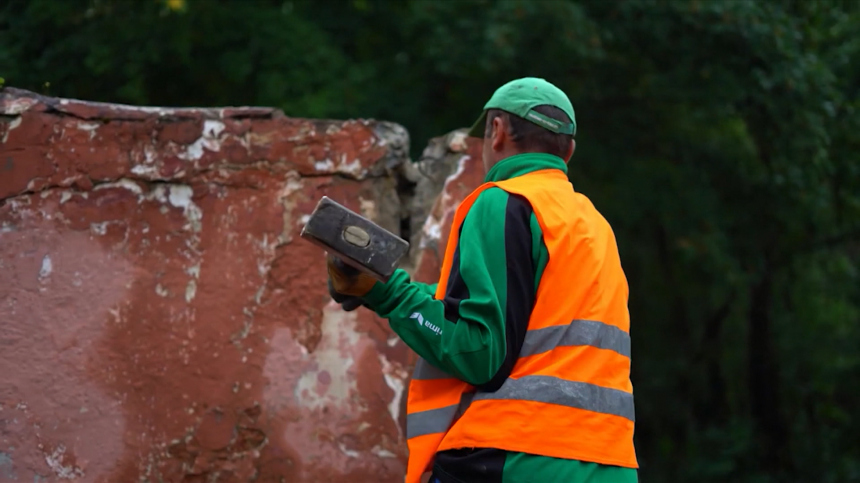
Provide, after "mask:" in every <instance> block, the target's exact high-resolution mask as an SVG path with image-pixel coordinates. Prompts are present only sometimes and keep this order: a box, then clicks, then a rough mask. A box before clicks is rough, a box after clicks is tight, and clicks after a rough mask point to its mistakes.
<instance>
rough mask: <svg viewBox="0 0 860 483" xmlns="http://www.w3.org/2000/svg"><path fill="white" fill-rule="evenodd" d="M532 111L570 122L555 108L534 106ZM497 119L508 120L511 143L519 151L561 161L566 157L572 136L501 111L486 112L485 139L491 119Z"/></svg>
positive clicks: (490, 110) (490, 130)
mask: <svg viewBox="0 0 860 483" xmlns="http://www.w3.org/2000/svg"><path fill="white" fill-rule="evenodd" d="M534 110H535V111H537V112H539V113H541V114H543V115H544V116H548V117H551V118H553V119H556V120H559V121H562V122H564V123H570V122H571V119H570V117H568V115H567V114H565V113H564V111H562V110H561V109H559V108H557V107H555V106H550V105H541V106H536V107H535V108H534ZM497 117H502V118H505V119H507V120H508V125H509V126H510V133H509V134H510V136H511V141H513V143H514V144H515V145H516V146H517V147H518V148H519V149H521V150H523V151H530V152H541V153H547V154H552V155H555V156H558V157H559V158H562V159H564V157H565V156H566V155H567V150H568V149H569V147H570V141H571V140H572V139H573V136H572V135H570V134H560V133H554V132H552V131H550V130H548V129H546V128H543V127H541V126H538V125H537V124H535V123H533V122H531V121H527V120H525V119H523V118H521V117H519V116H515V115H513V114H510V113H508V112H506V111H503V110H501V109H489V110H487V124H486V125H485V126H484V136H485V137H489V136H490V135H491V134H492V126H493V119H495V118H497Z"/></svg>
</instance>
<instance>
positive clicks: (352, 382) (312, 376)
mask: <svg viewBox="0 0 860 483" xmlns="http://www.w3.org/2000/svg"><path fill="white" fill-rule="evenodd" d="M320 330H321V331H322V338H321V339H320V342H319V345H317V347H316V350H315V351H314V352H313V359H314V362H315V364H314V365H315V367H314V368H313V369H311V368H308V370H307V371H305V372H304V373H303V374H302V376H301V377H300V378H299V380H298V383H297V384H296V390H295V397H296V400H297V401H298V403H299V405H300V406H303V407H305V408H308V409H322V408H323V407H325V406H327V405H329V404H335V405H341V404H345V403H347V401H348V400H349V398H350V396H351V395H352V394H353V393H355V392H357V390H358V387H357V386H356V379H355V375H354V374H353V370H352V367H353V365H354V364H355V361H354V360H353V357H352V354H351V353H350V352H348V349H349V348H352V347H354V346H355V344H356V343H357V342H358V340H359V338H360V336H359V334H358V333H357V332H356V331H355V314H354V313H353V312H344V311H342V310H340V308H339V307H338V306H337V305H336V304H328V305H326V306H325V308H324V309H323V319H322V326H321V327H320Z"/></svg>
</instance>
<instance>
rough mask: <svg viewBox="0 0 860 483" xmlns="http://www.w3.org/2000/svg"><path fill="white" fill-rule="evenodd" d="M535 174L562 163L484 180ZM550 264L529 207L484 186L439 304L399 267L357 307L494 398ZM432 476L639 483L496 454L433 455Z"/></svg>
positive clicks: (533, 159)
mask: <svg viewBox="0 0 860 483" xmlns="http://www.w3.org/2000/svg"><path fill="white" fill-rule="evenodd" d="M540 169H559V170H561V171H564V172H565V173H567V165H566V164H565V163H564V161H563V160H562V159H561V158H558V157H556V156H552V155H548V154H541V153H526V154H519V155H515V156H511V157H509V158H506V159H504V160H502V161H500V162H499V163H497V164H496V165H495V166H493V168H492V169H490V171H489V173H487V176H486V179H485V180H486V181H501V180H505V179H510V178H514V177H517V176H522V175H524V174H526V173H529V172H532V171H536V170H540ZM548 259H549V253H548V251H547V248H546V245H545V244H544V241H543V234H542V232H541V228H540V225H539V224H538V221H537V217H536V216H535V214H534V211H533V210H532V208H531V205H530V204H529V202H528V201H527V200H526V199H525V198H523V197H521V196H518V195H512V194H509V193H507V192H506V191H504V190H502V189H501V188H497V187H492V188H489V189H487V190H485V191H484V192H483V193H481V194H480V195H479V196H478V198H477V200H475V203H474V205H473V206H472V208H471V209H470V210H469V213H468V215H467V216H466V218H465V220H464V221H463V225H462V227H461V232H460V238H459V242H458V245H457V251H456V252H455V255H454V262H453V265H452V267H451V274H450V276H449V282H448V290H447V293H446V294H445V297H444V298H443V299H442V300H436V299H435V298H434V293H435V291H436V284H432V285H428V284H424V283H420V282H415V281H411V280H410V277H409V275H408V274H407V273H406V272H405V271H404V270H402V269H398V270H397V271H396V272H395V273H394V275H393V276H392V277H391V279H390V280H389V281H388V282H387V283H381V282H378V283H377V284H376V285H375V286H374V287H373V289H371V291H370V292H369V293H368V294H367V295H366V296H365V297H364V301H365V305H366V306H367V307H368V308H370V309H371V310H373V311H374V312H376V313H377V314H378V315H379V316H380V317H383V318H386V319H388V321H389V323H390V324H391V328H392V329H393V330H394V332H396V333H397V335H399V336H400V338H401V339H403V341H404V342H405V343H406V344H407V345H408V346H409V347H410V348H412V350H414V351H415V352H416V353H417V354H418V355H420V356H421V357H422V358H424V359H425V360H426V361H427V362H429V363H430V364H432V365H434V366H436V367H437V368H439V369H441V370H443V371H445V372H447V373H448V374H450V375H452V376H454V377H457V378H458V379H460V380H462V381H465V382H467V383H469V384H472V385H474V386H476V388H477V389H478V390H484V391H494V390H496V389H498V387H499V386H501V384H502V382H504V380H505V379H506V378H507V377H508V375H509V374H510V372H511V370H512V368H513V366H514V363H515V362H516V358H517V354H519V350H520V348H521V347H522V343H523V339H524V337H525V333H526V328H527V326H528V322H529V316H530V314H531V309H532V307H533V305H534V301H535V297H536V293H537V287H538V284H539V283H540V279H541V275H542V274H543V271H544V268H546V264H547V260H548ZM415 312H419V313H421V314H423V315H424V316H425V318H427V319H428V320H433V321H439V322H438V324H439V325H438V326H434V327H431V326H430V325H428V324H424V325H419V324H416V323H415V320H414V319H411V318H410V315H411V314H414V313H415ZM562 424H563V423H562ZM434 475H436V476H438V477H439V478H440V479H441V480H442V482H443V483H459V482H463V483H471V482H485V483H526V482H534V483H548V482H564V483H635V482H636V481H637V478H638V477H637V471H636V470H635V469H631V468H621V467H617V466H607V465H600V464H597V463H592V462H583V461H576V460H568V459H560V458H552V457H547V456H540V455H531V454H525V453H515V452H508V451H502V450H498V449H494V448H469V449H467V448H464V449H461V450H449V451H442V452H439V453H437V454H436V458H435V464H434Z"/></svg>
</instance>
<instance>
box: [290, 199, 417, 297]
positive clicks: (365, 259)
mask: <svg viewBox="0 0 860 483" xmlns="http://www.w3.org/2000/svg"><path fill="white" fill-rule="evenodd" d="M300 236H301V237H302V238H304V239H305V240H308V241H309V242H311V243H313V244H314V245H317V246H319V247H321V248H323V249H325V250H327V251H329V252H330V253H331V254H333V255H335V256H336V257H338V258H340V259H341V260H343V262H344V263H346V264H347V265H350V266H352V267H355V268H356V269H358V270H361V271H363V272H365V273H367V274H368V275H371V276H373V277H374V278H376V279H377V280H380V281H382V282H387V281H388V279H389V278H391V275H392V274H393V273H394V270H395V269H396V268H397V263H398V262H399V261H400V259H401V258H402V257H403V255H405V254H406V252H408V251H409V242H407V241H406V240H404V239H402V238H400V237H399V236H397V235H395V234H394V233H391V232H390V231H388V230H386V229H385V228H382V227H381V226H379V225H377V224H376V223H374V222H372V221H370V220H368V219H367V218H365V217H363V216H361V215H359V214H358V213H356V212H354V211H352V210H350V209H349V208H347V207H345V206H343V205H341V204H339V203H337V202H335V201H334V200H332V199H331V198H329V197H327V196H323V197H322V199H320V201H319V203H317V206H316V208H315V209H314V211H313V213H311V216H310V219H309V220H308V222H307V224H305V226H304V228H302V233H301V235H300Z"/></svg>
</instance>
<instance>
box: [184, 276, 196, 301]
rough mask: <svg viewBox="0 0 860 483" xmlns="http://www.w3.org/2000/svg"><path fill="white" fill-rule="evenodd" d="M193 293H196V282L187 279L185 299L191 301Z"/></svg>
mask: <svg viewBox="0 0 860 483" xmlns="http://www.w3.org/2000/svg"><path fill="white" fill-rule="evenodd" d="M195 295H197V282H195V281H194V280H189V281H188V285H187V286H186V287H185V301H186V302H191V301H192V300H194V296H195Z"/></svg>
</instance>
